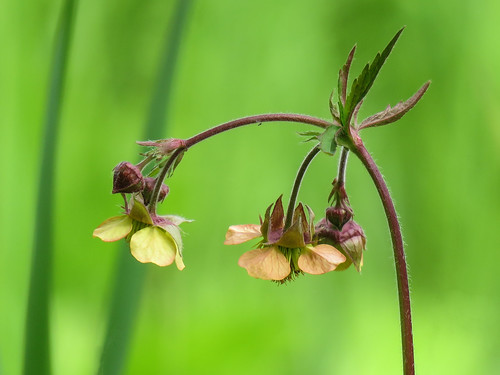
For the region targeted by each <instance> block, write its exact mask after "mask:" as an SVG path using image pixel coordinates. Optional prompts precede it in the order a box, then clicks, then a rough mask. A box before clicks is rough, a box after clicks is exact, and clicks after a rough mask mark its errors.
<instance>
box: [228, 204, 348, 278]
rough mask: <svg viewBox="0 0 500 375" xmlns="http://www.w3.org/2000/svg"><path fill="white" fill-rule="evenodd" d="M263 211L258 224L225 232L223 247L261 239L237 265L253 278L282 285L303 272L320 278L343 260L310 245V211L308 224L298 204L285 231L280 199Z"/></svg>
mask: <svg viewBox="0 0 500 375" xmlns="http://www.w3.org/2000/svg"><path fill="white" fill-rule="evenodd" d="M272 207H273V205H272V204H271V205H270V206H269V207H268V208H267V211H266V214H265V216H264V221H263V222H262V219H261V225H257V224H245V225H232V226H230V227H229V229H228V231H227V233H226V240H225V242H224V244H225V245H236V244H240V243H243V242H247V241H250V240H252V239H255V238H259V237H261V238H262V239H261V240H260V242H259V244H258V246H257V249H255V250H250V251H248V252H246V253H244V254H243V255H242V256H241V257H240V259H239V261H238V264H239V265H240V266H241V267H243V268H245V269H246V270H247V272H248V274H249V275H250V276H252V277H255V278H258V279H263V280H274V281H278V282H281V283H284V282H286V281H288V280H291V279H293V278H294V277H295V276H297V275H299V274H301V273H303V272H306V273H309V274H312V275H319V274H323V273H326V272H330V271H333V270H334V269H335V268H336V267H337V266H338V265H339V264H341V263H343V262H345V260H346V257H345V256H344V255H343V254H342V253H341V252H340V251H338V250H337V249H336V248H334V247H333V246H331V245H328V244H321V245H316V244H314V243H313V241H312V239H313V235H314V226H313V224H312V222H313V219H314V214H313V212H312V210H311V209H310V208H309V207H307V206H306V207H307V209H308V211H309V219H310V222H311V224H308V222H307V219H306V214H305V212H304V207H303V206H302V204H301V203H299V205H298V206H297V208H296V209H295V211H294V214H293V218H292V223H291V225H290V226H289V228H286V229H285V220H284V211H283V204H282V202H281V196H280V197H279V198H278V199H277V200H276V202H275V203H274V208H273V210H272V213H271V208H272Z"/></svg>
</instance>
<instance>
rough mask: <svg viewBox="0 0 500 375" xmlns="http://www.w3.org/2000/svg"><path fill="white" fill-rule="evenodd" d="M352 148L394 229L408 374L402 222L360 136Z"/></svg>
mask: <svg viewBox="0 0 500 375" xmlns="http://www.w3.org/2000/svg"><path fill="white" fill-rule="evenodd" d="M351 151H352V152H354V153H355V154H356V156H357V157H358V158H359V159H360V160H361V162H362V163H363V165H364V166H365V168H366V169H367V170H368V173H369V174H370V176H371V178H372V180H373V182H374V183H375V186H376V187H377V190H378V193H379V195H380V199H381V200H382V204H383V206H384V210H385V214H386V216H387V221H388V223H389V229H390V232H391V239H392V246H393V250H394V261H395V267H396V278H397V282H398V294H399V313H400V320H401V339H402V346H403V373H404V374H405V375H414V374H415V364H414V355H413V333H412V323H411V303H410V288H409V285H408V271H407V268H406V259H405V258H406V256H405V252H404V245H403V237H402V235H401V228H400V226H399V221H398V216H397V214H396V209H395V208H394V204H393V202H392V199H391V196H390V194H389V189H388V188H387V185H386V183H385V181H384V178H383V177H382V174H381V173H380V171H379V170H378V168H377V165H376V164H375V162H374V160H373V158H372V157H371V155H370V153H369V152H368V151H367V150H366V148H365V146H364V144H363V142H362V141H361V139H360V138H359V137H355V140H354V147H353V148H352V149H351Z"/></svg>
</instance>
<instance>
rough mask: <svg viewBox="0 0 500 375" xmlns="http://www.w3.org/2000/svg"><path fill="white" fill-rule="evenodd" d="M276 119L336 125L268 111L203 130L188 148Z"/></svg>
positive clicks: (311, 118) (191, 139)
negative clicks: (219, 135) (215, 136)
mask: <svg viewBox="0 0 500 375" xmlns="http://www.w3.org/2000/svg"><path fill="white" fill-rule="evenodd" d="M276 121H282V122H284V121H287V122H301V123H304V124H309V125H314V126H318V127H320V128H327V127H329V126H331V125H334V124H332V123H331V122H329V121H325V120H322V119H320V118H317V117H312V116H306V115H299V114H295V113H268V114H264V115H255V116H248V117H242V118H239V119H236V120H233V121H229V122H226V123H224V124H221V125H218V126H215V127H213V128H211V129H208V130H205V131H204V132H201V133H200V134H197V135H195V136H194V137H191V138H189V139H186V148H189V147H191V146H194V145H195V144H196V143H198V142H201V141H203V140H205V139H207V138H209V137H212V136H214V135H217V134H219V133H223V132H225V131H228V130H231V129H234V128H239V127H240V126H245V125H252V124H259V123H263V122H276Z"/></svg>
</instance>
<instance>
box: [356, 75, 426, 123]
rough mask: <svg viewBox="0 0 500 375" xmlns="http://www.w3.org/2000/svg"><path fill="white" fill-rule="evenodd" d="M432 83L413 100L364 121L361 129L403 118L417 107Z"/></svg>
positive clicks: (419, 91) (416, 94)
mask: <svg viewBox="0 0 500 375" xmlns="http://www.w3.org/2000/svg"><path fill="white" fill-rule="evenodd" d="M430 84H431V83H430V81H429V82H426V83H425V84H424V85H423V86H422V87H421V88H420V89H419V90H418V91H417V92H416V93H415V94H413V96H412V97H411V98H409V99H408V100H406V101H405V102H399V103H398V104H396V105H395V106H394V107H392V108H391V106H390V105H389V106H387V108H386V109H385V110H383V111H381V112H379V113H376V114H374V115H373V116H370V117H368V118H367V119H365V120H363V122H362V123H361V125H360V126H359V129H364V128H369V127H373V126H380V125H386V124H390V123H391V122H395V121H397V120H399V119H400V118H401V117H403V116H404V115H405V114H406V113H407V112H408V111H409V110H410V109H412V108H413V107H415V105H416V104H417V103H418V101H419V100H420V99H421V98H422V96H424V94H425V92H426V91H427V89H428V88H429V85H430Z"/></svg>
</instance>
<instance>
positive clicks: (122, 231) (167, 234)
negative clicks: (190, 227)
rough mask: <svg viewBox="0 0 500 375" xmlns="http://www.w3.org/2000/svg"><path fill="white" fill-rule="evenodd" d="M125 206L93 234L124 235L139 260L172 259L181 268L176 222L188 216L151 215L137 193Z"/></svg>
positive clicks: (110, 237) (117, 237)
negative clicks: (122, 212) (124, 208)
mask: <svg viewBox="0 0 500 375" xmlns="http://www.w3.org/2000/svg"><path fill="white" fill-rule="evenodd" d="M128 206H129V207H128V209H127V210H126V212H125V214H123V215H120V216H115V217H112V218H109V219H107V220H105V221H104V222H103V223H102V224H101V225H99V226H98V227H97V228H96V229H95V230H94V233H93V236H94V237H97V238H100V239H101V240H103V241H105V242H114V241H118V240H120V239H122V238H126V240H127V241H128V242H129V243H130V251H131V253H132V255H133V256H134V258H135V259H137V260H138V261H139V262H141V263H154V264H157V265H158V266H168V265H170V264H172V263H173V262H174V260H175V263H176V265H177V268H178V269H179V270H183V269H184V267H185V266H184V262H183V260H182V238H181V232H180V229H179V225H180V224H181V223H183V222H186V221H188V222H189V221H191V220H187V219H184V218H182V217H180V216H175V215H168V216H157V215H151V214H150V213H149V212H148V210H147V208H146V207H145V206H144V204H143V203H142V202H141V201H140V199H139V197H133V198H132V199H131V202H130V204H129V205H128Z"/></svg>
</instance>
